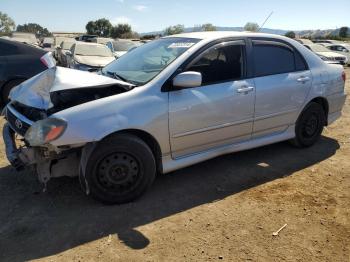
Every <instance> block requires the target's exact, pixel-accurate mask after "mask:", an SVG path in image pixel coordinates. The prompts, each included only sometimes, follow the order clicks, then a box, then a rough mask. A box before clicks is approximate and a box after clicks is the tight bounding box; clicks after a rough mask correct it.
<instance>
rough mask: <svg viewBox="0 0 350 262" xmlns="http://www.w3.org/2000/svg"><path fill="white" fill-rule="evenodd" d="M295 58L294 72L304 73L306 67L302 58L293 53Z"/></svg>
mask: <svg viewBox="0 0 350 262" xmlns="http://www.w3.org/2000/svg"><path fill="white" fill-rule="evenodd" d="M294 56H295V70H296V71H304V70H307V65H306V64H305V60H304V58H302V56H301V54H299V52H294Z"/></svg>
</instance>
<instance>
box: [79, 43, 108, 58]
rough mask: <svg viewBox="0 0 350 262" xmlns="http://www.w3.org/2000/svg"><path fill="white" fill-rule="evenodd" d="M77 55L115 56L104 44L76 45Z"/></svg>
mask: <svg viewBox="0 0 350 262" xmlns="http://www.w3.org/2000/svg"><path fill="white" fill-rule="evenodd" d="M75 54H76V55H85V56H103V57H110V56H113V54H112V52H111V50H109V49H108V48H107V46H104V45H77V46H76V47H75Z"/></svg>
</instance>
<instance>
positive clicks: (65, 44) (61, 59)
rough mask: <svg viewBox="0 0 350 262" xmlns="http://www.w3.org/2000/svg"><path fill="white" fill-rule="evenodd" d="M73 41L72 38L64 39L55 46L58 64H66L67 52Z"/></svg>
mask: <svg viewBox="0 0 350 262" xmlns="http://www.w3.org/2000/svg"><path fill="white" fill-rule="evenodd" d="M75 42H76V41H75V40H74V38H72V39H69V40H64V41H62V42H61V44H60V45H59V46H57V47H56V58H57V62H58V64H59V65H60V66H67V53H68V52H70V49H71V48H72V46H73V44H74V43H75Z"/></svg>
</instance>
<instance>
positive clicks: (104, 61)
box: [74, 55, 115, 67]
mask: <svg viewBox="0 0 350 262" xmlns="http://www.w3.org/2000/svg"><path fill="white" fill-rule="evenodd" d="M74 59H75V60H76V61H77V62H78V63H81V64H84V65H88V66H95V67H104V66H106V65H108V64H109V63H110V62H112V61H113V60H114V59H115V58H114V57H113V56H110V57H103V56H81V55H75V56H74Z"/></svg>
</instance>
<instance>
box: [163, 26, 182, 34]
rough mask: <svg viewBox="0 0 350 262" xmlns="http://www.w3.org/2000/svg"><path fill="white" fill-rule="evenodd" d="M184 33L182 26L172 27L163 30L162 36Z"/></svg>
mask: <svg viewBox="0 0 350 262" xmlns="http://www.w3.org/2000/svg"><path fill="white" fill-rule="evenodd" d="M184 31H185V26H184V25H173V26H169V27H167V28H165V29H164V35H176V34H181V33H183V32H184Z"/></svg>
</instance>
